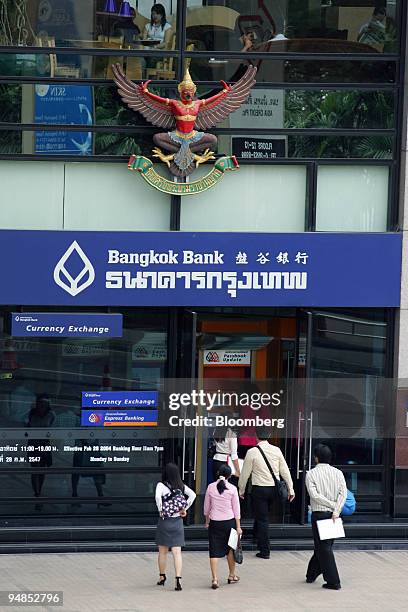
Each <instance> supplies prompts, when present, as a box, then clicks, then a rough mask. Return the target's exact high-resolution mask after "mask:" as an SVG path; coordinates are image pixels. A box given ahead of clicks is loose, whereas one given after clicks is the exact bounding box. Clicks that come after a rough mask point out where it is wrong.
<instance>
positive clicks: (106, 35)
mask: <svg viewBox="0 0 408 612" xmlns="http://www.w3.org/2000/svg"><path fill="white" fill-rule="evenodd" d="M153 4H154V5H155V6H154V7H153V8H152V5H153ZM176 15H177V0H170V1H169V0H163V2H162V3H161V4H159V3H153V2H151V1H148V0H96V1H94V0H81V2H76V1H75V0H47V2H38V0H27V1H26V2H21V1H20V2H8V1H7V2H3V3H2V19H1V23H0V45H4V46H13V45H14V46H38V47H71V46H72V47H95V48H97V47H104V48H118V49H119V48H127V49H129V48H135V49H145V50H146V51H148V52H149V51H150V50H151V49H153V50H154V49H171V48H173V49H174V48H175V32H176V19H177V17H176Z"/></svg>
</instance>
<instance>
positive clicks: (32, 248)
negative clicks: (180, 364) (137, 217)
mask: <svg viewBox="0 0 408 612" xmlns="http://www.w3.org/2000/svg"><path fill="white" fill-rule="evenodd" d="M401 245H402V238H401V235H400V234H393V233H387V234H374V233H370V234H368V233H366V234H358V233H353V234H335V233H300V234H266V233H259V234H240V233H228V234H227V233H187V232H160V233H156V232H134V233H130V232H64V231H59V232H58V231H55V232H51V231H50V232H48V231H44V232H43V231H8V230H2V231H0V257H1V260H0V261H2V262H3V264H2V265H0V302H1V303H3V304H10V303H14V304H21V305H25V304H42V305H63V306H152V305H154V306H319V307H323V306H325V307H330V306H332V307H334V306H349V307H353V306H355V307H358V306H379V307H398V306H399V303H400V276H401Z"/></svg>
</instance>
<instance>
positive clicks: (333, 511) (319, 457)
mask: <svg viewBox="0 0 408 612" xmlns="http://www.w3.org/2000/svg"><path fill="white" fill-rule="evenodd" d="M314 458H315V463H316V465H315V467H314V468H313V469H311V470H310V471H309V472H307V474H306V488H307V492H308V493H309V496H310V506H311V509H312V531H313V541H314V552H313V556H312V558H311V559H310V561H309V565H308V568H307V572H306V582H308V583H312V582H315V580H316V578H318V576H320V574H323V578H324V579H325V581H326V582H325V584H323V588H325V589H331V590H333V591H338V590H339V589H341V584H340V577H339V572H338V570H337V565H336V560H335V558H334V554H333V542H334V540H320V538H319V531H318V528H317V524H316V522H317V521H321V520H324V519H328V518H332V519H333V520H334V519H336V518H338V517H339V516H340V512H341V510H342V508H343V506H344V502H345V501H346V498H347V485H346V481H345V479H344V475H343V472H341V471H340V470H338V469H337V468H335V467H333V466H332V465H330V464H331V461H332V452H331V449H330V448H329V447H328V446H327V445H326V444H319V445H318V446H316V448H315V449H314Z"/></svg>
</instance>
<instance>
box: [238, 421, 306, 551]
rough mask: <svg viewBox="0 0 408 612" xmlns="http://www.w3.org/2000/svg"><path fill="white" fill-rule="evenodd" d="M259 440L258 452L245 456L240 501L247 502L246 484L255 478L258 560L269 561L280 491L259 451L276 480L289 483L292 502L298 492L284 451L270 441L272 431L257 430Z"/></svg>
mask: <svg viewBox="0 0 408 612" xmlns="http://www.w3.org/2000/svg"><path fill="white" fill-rule="evenodd" d="M256 436H257V439H258V445H257V446H255V447H254V448H250V449H249V451H248V452H247V454H246V456H245V461H244V465H243V466H242V470H241V475H240V477H239V481H238V489H239V494H240V497H241V498H242V499H243V498H244V494H245V487H246V484H247V482H248V479H249V477H250V476H251V478H252V502H253V508H254V516H255V522H256V536H257V539H258V546H259V553H257V555H256V556H257V557H260V558H261V559H269V556H270V546H269V533H268V530H269V510H270V507H271V504H272V502H273V501H275V500H276V487H275V481H274V479H273V477H272V475H271V472H270V470H269V468H268V465H267V463H266V462H265V459H264V458H263V456H262V453H261V452H260V450H259V448H261V449H262V451H263V452H264V454H265V456H266V458H267V460H268V463H269V465H270V466H271V468H272V470H273V473H274V474H275V476H276V478H277V479H278V480H280V478H283V480H284V481H285V482H286V484H287V487H288V491H289V497H288V499H289V501H292V500H293V499H295V491H294V490H293V482H292V478H291V475H290V472H289V468H288V465H287V463H286V461H285V458H284V456H283V454H282V451H281V449H280V448H279V447H278V446H273V444H270V443H269V442H268V439H269V438H270V432H269V430H268V428H266V427H257V429H256ZM258 447H259V448H258Z"/></svg>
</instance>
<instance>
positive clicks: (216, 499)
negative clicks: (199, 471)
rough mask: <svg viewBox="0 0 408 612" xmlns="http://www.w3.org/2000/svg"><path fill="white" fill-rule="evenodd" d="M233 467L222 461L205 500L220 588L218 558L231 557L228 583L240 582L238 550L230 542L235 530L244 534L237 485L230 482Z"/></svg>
mask: <svg viewBox="0 0 408 612" xmlns="http://www.w3.org/2000/svg"><path fill="white" fill-rule="evenodd" d="M230 477H231V468H230V467H229V466H228V465H227V464H226V463H224V464H222V465H221V467H220V469H219V471H218V478H217V480H216V482H212V483H211V484H209V485H208V487H207V491H206V493H205V499H204V516H205V527H206V528H207V529H208V540H209V552H210V567H211V575H212V583H211V588H212V589H218V588H219V586H220V585H219V580H218V559H222V558H223V557H225V556H226V557H227V562H228V570H229V575H228V584H234V583H236V582H239V577H238V576H237V575H236V574H235V558H234V551H233V549H232V548H230V546H229V545H228V541H229V537H230V534H231V529H236V530H237V532H238V536H239V537H241V535H242V529H241V511H240V507H239V498H238V491H237V488H236V487H235V486H234V485H233V484H231V483H229V482H228V479H229V478H230Z"/></svg>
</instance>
